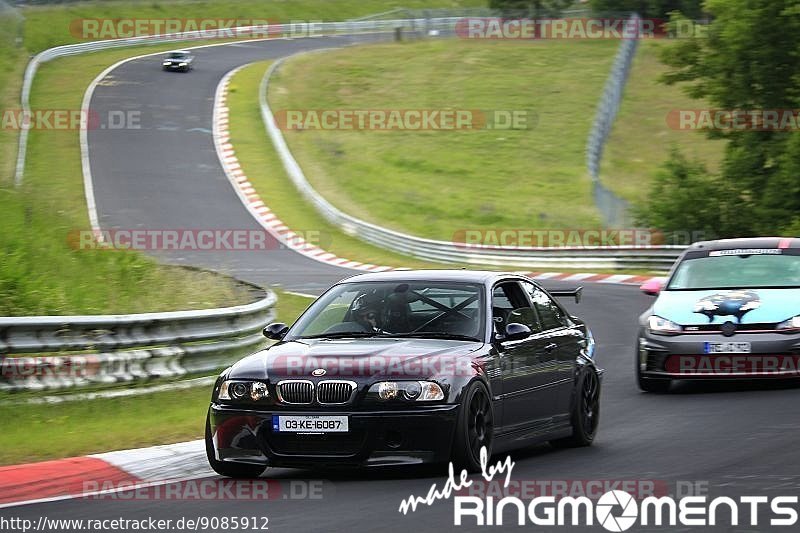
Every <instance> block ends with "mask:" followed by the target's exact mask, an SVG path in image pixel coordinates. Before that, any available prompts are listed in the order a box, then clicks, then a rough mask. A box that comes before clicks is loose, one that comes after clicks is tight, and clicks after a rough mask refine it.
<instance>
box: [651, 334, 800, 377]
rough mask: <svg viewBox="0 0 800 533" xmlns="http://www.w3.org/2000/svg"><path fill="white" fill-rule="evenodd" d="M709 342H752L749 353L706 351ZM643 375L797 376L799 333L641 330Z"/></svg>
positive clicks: (799, 353)
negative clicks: (653, 332)
mask: <svg viewBox="0 0 800 533" xmlns="http://www.w3.org/2000/svg"><path fill="white" fill-rule="evenodd" d="M706 342H749V343H750V352H749V353H719V354H709V353H705V351H706V350H705V345H706ZM636 350H637V364H638V369H639V373H640V375H641V376H643V377H652V378H672V379H719V378H732V379H736V378H744V379H754V378H798V377H800V334H797V333H793V334H792V333H767V332H765V333H740V334H737V335H734V336H731V337H725V336H723V335H721V334H715V333H707V334H705V333H704V334H694V333H692V334H681V335H653V334H652V333H650V332H649V331H648V330H647V329H646V328H642V329H641V330H640V332H639V340H638V343H637V346H636Z"/></svg>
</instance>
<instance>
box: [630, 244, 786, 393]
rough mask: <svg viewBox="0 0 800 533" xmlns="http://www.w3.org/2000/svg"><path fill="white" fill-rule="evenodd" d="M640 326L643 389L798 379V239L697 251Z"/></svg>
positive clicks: (678, 267) (659, 289)
mask: <svg viewBox="0 0 800 533" xmlns="http://www.w3.org/2000/svg"><path fill="white" fill-rule="evenodd" d="M641 289H642V290H643V291H644V292H645V293H647V294H651V295H654V296H657V299H656V301H655V302H654V303H653V305H652V307H650V308H649V309H648V310H647V311H646V312H645V313H644V314H642V315H641V317H640V318H639V337H638V341H637V346H636V374H637V378H638V383H639V387H640V388H641V389H642V390H644V391H648V392H666V391H667V390H668V389H669V387H670V384H671V383H672V381H673V380H676V379H719V378H740V379H742V378H743V379H761V378H798V377H800V239H793V238H780V237H759V238H748V239H726V240H718V241H706V242H699V243H695V244H693V245H692V246H691V247H689V248H688V249H687V250H686V251H685V252H684V253H683V254H682V255H681V256H680V257H679V258H678V260H677V261H676V263H675V265H674V266H673V268H672V271H671V272H670V275H669V277H668V278H667V281H666V282H665V283H663V284H662V283H658V282H648V283H646V284H644V285H642V287H641Z"/></svg>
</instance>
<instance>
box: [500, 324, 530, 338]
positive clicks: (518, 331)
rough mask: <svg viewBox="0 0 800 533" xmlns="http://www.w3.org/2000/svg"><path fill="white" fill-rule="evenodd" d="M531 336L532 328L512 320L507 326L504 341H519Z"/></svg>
mask: <svg viewBox="0 0 800 533" xmlns="http://www.w3.org/2000/svg"><path fill="white" fill-rule="evenodd" d="M530 336H531V328H529V327H528V326H526V325H525V324H520V323H518V322H511V323H509V324H508V325H507V326H506V334H505V337H503V340H504V341H518V340H521V339H525V338H527V337H530Z"/></svg>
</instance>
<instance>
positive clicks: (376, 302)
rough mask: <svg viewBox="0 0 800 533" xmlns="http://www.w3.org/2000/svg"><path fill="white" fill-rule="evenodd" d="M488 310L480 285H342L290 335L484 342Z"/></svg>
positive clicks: (312, 307)
mask: <svg viewBox="0 0 800 533" xmlns="http://www.w3.org/2000/svg"><path fill="white" fill-rule="evenodd" d="M484 307H485V306H484V300H483V291H482V286H481V285H475V284H469V283H453V282H432V281H409V282H397V281H395V282H362V283H343V284H340V285H337V286H335V287H333V288H332V289H331V290H330V291H328V292H327V293H325V294H324V295H323V296H322V297H321V298H320V299H319V300H317V301H316V302H314V304H313V305H312V306H311V307H310V308H309V310H308V311H307V312H306V313H305V314H304V315H303V316H302V317H301V318H300V320H298V322H297V323H296V324H295V325H294V326H293V327H292V329H291V331H290V332H289V335H290V336H291V337H293V338H311V337H380V336H386V337H422V338H451V339H460V340H481V339H483V333H484V329H483V328H484V326H483V324H484Z"/></svg>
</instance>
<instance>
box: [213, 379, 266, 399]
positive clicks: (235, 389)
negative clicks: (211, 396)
mask: <svg viewBox="0 0 800 533" xmlns="http://www.w3.org/2000/svg"><path fill="white" fill-rule="evenodd" d="M218 398H219V399H220V400H236V401H243V400H252V401H254V402H258V401H260V400H264V399H267V398H269V391H268V390H267V384H266V383H263V382H261V381H227V380H226V381H223V382H222V384H221V385H220V386H219V396H218Z"/></svg>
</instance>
